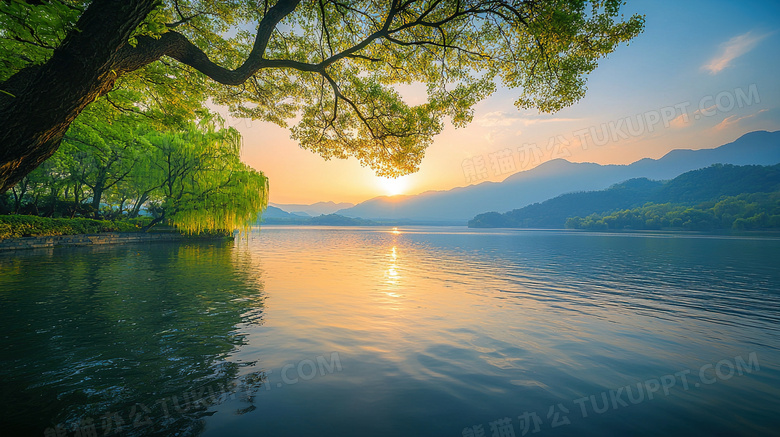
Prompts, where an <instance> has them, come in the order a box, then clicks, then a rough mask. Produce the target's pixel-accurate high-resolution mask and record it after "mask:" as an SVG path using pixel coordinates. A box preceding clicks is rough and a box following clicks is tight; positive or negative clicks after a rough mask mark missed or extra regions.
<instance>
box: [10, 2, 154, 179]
mask: <svg viewBox="0 0 780 437" xmlns="http://www.w3.org/2000/svg"><path fill="white" fill-rule="evenodd" d="M155 3H156V2H155V0H95V1H93V2H92V4H90V5H89V7H88V8H87V10H86V11H85V12H84V14H82V16H81V18H79V20H78V23H77V25H76V27H77V28H78V29H79V31H73V32H70V33H69V34H68V36H67V37H66V38H65V40H64V41H63V42H62V44H61V45H60V47H58V48H57V49H56V50H55V51H54V54H53V55H52V57H51V58H50V59H49V60H48V61H47V62H46V63H45V64H42V65H36V66H31V67H27V68H25V69H23V70H21V71H19V72H18V73H16V74H14V75H13V76H11V77H10V78H9V79H8V80H7V81H5V82H3V83H0V89H2V90H3V91H5V92H6V93H9V94H10V95H9V94H6V93H0V144H3V149H2V150H0V193H2V192H5V191H6V190H8V189H9V188H10V187H12V186H13V185H14V184H16V183H17V182H18V181H19V180H21V179H22V178H23V177H24V176H25V175H26V174H27V173H29V172H30V171H32V170H33V169H35V168H36V167H37V166H38V165H40V164H41V163H42V162H43V161H45V160H46V159H47V158H49V157H50V156H51V155H52V154H54V152H56V151H57V148H58V147H59V145H60V141H61V140H62V137H63V136H64V135H65V131H67V129H68V126H70V123H71V122H72V121H73V120H74V119H75V118H76V116H77V115H79V113H81V111H82V110H83V109H84V108H85V107H86V106H87V105H89V104H90V103H92V102H93V101H94V100H95V99H96V98H98V97H99V96H101V95H103V94H105V93H107V92H108V91H110V90H111V89H112V88H113V86H114V82H115V81H116V79H117V77H118V76H119V74H122V73H123V72H124V71H121V70H117V69H116V67H117V65H119V64H118V61H119V59H118V56H117V53H118V52H119V50H120V49H121V48H122V47H123V46H125V45H126V44H127V41H128V38H129V37H130V35H131V33H132V31H133V30H134V29H135V28H136V27H138V25H139V24H140V23H141V22H142V21H143V20H144V18H145V17H146V16H147V15H148V14H149V12H151V10H152V9H153V8H154V6H155Z"/></svg>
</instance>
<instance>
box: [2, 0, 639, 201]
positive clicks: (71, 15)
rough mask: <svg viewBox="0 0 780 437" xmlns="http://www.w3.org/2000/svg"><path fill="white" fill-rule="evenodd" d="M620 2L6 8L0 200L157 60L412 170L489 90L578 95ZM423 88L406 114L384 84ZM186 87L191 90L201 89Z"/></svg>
mask: <svg viewBox="0 0 780 437" xmlns="http://www.w3.org/2000/svg"><path fill="white" fill-rule="evenodd" d="M621 5H622V0H604V1H586V0H549V1H544V0H524V1H520V0H383V1H380V0H364V1H358V0H276V1H274V0H265V1H257V0H232V1H224V0H163V1H160V0H92V1H87V0H50V1H46V0H42V1H28V2H23V1H21V0H3V1H2V2H0V7H2V11H0V12H2V13H0V17H2V18H0V19H2V20H3V22H2V23H0V24H1V25H0V41H1V42H0V54H1V55H2V59H3V62H2V66H1V67H0V68H2V71H0V81H2V82H0V144H3V150H2V151H0V191H5V190H7V189H8V188H9V187H11V186H13V185H14V184H15V183H16V182H17V181H18V180H19V179H20V178H21V177H23V176H24V175H25V174H26V173H28V172H29V171H31V170H32V169H33V168H35V167H36V166H37V165H39V164H40V163H41V162H43V161H44V160H45V159H46V158H47V157H49V156H51V154H52V153H54V151H55V150H56V149H57V147H58V145H59V143H60V141H61V139H62V137H63V135H64V134H65V132H66V130H67V129H68V126H69V125H70V124H71V122H73V120H74V119H75V118H76V117H77V116H78V115H79V113H80V112H81V111H83V110H84V108H85V107H86V106H87V105H89V104H91V103H92V102H93V101H94V100H95V99H97V98H99V97H101V96H103V95H105V94H107V93H109V92H110V91H111V90H112V89H113V88H114V87H115V86H117V84H118V83H121V81H122V78H123V77H125V76H127V75H132V74H134V73H136V72H138V71H146V69H148V68H154V66H155V65H157V64H159V63H163V64H164V65H166V66H170V67H171V68H175V69H177V70H179V71H184V72H186V73H187V74H186V76H187V77H188V79H185V81H192V82H196V81H201V80H202V79H203V78H204V77H207V78H209V79H210V81H208V84H209V88H208V90H207V91H208V93H209V94H210V95H211V96H212V98H213V99H214V101H216V102H218V103H222V104H227V105H228V106H229V107H230V109H231V110H232V111H233V113H234V114H236V115H241V116H248V117H252V118H255V119H261V120H267V121H272V122H275V123H277V124H279V125H282V126H288V123H289V122H290V121H291V120H294V121H295V125H294V126H292V127H291V129H292V135H293V137H294V138H295V139H297V140H298V141H299V143H300V145H301V146H302V147H304V148H307V149H310V150H312V151H315V152H316V153H319V154H320V155H322V156H323V157H325V158H326V159H327V158H332V157H336V158H345V157H349V156H353V157H356V158H357V159H358V160H359V161H360V162H361V163H362V164H364V165H367V166H370V167H372V168H373V169H375V170H376V172H377V173H378V174H380V175H388V176H392V175H400V174H405V173H408V172H412V171H415V170H416V169H417V167H418V165H419V163H420V161H421V159H422V157H423V153H424V151H425V149H426V147H427V146H428V145H429V144H430V143H431V139H432V137H433V136H434V135H436V134H437V133H439V132H440V131H441V129H442V120H443V118H444V117H449V118H450V119H451V120H452V122H453V123H454V124H455V125H457V126H461V125H463V124H465V123H467V122H469V121H470V119H471V117H472V108H473V106H474V104H475V103H476V102H478V101H479V100H481V99H484V98H485V97H486V96H488V95H489V94H490V93H492V92H493V91H494V90H495V88H496V84H498V83H500V84H503V85H504V86H506V87H509V88H516V89H517V90H518V91H517V92H518V99H517V101H516V104H517V106H518V107H521V108H537V109H539V110H541V111H548V112H549V111H555V110H558V109H560V108H562V107H565V106H567V105H571V104H572V103H573V102H575V101H577V100H578V99H580V98H581V97H582V96H583V95H584V92H585V76H586V75H587V74H588V73H590V72H591V71H592V70H593V69H594V68H596V66H597V62H598V60H599V59H600V58H602V57H604V56H605V55H607V54H608V53H610V52H612V51H613V50H614V49H615V48H616V47H617V45H618V44H620V43H622V42H626V41H628V40H630V39H631V38H633V37H634V36H636V35H637V34H638V33H639V32H641V30H642V28H643V24H644V20H643V18H642V17H641V16H636V15H635V16H632V17H628V18H624V17H623V16H622V15H621V13H620V8H621ZM407 83H423V84H425V85H426V86H427V97H428V98H427V101H426V102H425V103H423V104H420V105H415V106H412V105H409V104H407V103H406V102H405V101H404V99H403V98H402V97H401V95H400V94H399V93H398V92H397V91H396V89H395V86H396V85H398V84H407ZM199 89H200V88H198V87H193V90H199Z"/></svg>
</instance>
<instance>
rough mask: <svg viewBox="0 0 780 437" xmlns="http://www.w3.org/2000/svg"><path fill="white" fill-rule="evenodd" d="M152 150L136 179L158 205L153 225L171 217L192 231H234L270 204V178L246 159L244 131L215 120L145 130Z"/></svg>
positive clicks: (252, 219)
mask: <svg viewBox="0 0 780 437" xmlns="http://www.w3.org/2000/svg"><path fill="white" fill-rule="evenodd" d="M143 141H145V142H147V143H148V144H149V149H150V153H148V154H146V156H145V159H144V160H143V161H142V162H141V163H139V166H138V168H137V173H138V174H140V175H141V176H140V177H139V178H138V179H136V181H135V183H136V184H137V185H139V186H142V187H148V188H149V191H148V193H150V198H151V200H152V201H156V202H157V204H158V208H157V210H158V211H159V212H158V215H157V217H156V218H155V219H154V220H153V221H152V223H151V224H150V225H149V227H151V226H154V225H155V224H157V223H159V222H161V221H162V220H165V219H168V220H170V221H171V222H172V223H173V224H174V225H175V226H176V227H177V228H179V229H180V230H182V231H185V232H189V233H200V232H202V231H207V230H223V231H232V230H234V229H236V228H244V227H246V226H247V225H248V224H249V223H250V222H252V221H254V220H256V219H257V216H258V214H259V213H261V212H262V211H263V210H264V209H265V207H266V205H267V203H268V179H267V178H266V177H265V175H263V173H261V172H258V171H256V170H254V169H252V168H251V167H249V166H247V165H246V164H244V163H243V162H241V159H240V148H241V136H240V134H239V133H238V131H236V130H235V129H232V128H225V129H216V128H215V126H214V125H213V124H211V123H201V125H200V126H196V125H194V124H193V125H190V126H188V128H187V129H185V130H182V131H163V132H156V131H152V132H149V133H147V134H146V135H144V137H143Z"/></svg>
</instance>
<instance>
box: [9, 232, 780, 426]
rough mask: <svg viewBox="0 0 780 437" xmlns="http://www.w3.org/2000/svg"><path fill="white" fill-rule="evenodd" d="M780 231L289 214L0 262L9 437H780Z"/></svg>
mask: <svg viewBox="0 0 780 437" xmlns="http://www.w3.org/2000/svg"><path fill="white" fill-rule="evenodd" d="M779 255H780V239H773V238H767V239H761V238H750V237H727V236H704V235H692V234H688V235H681V234H642V233H632V234H607V233H580V232H565V231H515V230H470V229H466V228H458V227H451V228H449V227H430V228H428V227H399V228H327V227H323V228H314V227H271V226H267V227H264V228H263V229H261V230H260V229H254V230H253V231H252V232H251V233H249V234H247V235H244V236H243V237H240V238H237V239H236V240H235V241H232V242H231V241H227V242H186V243H156V244H147V245H126V246H114V247H85V248H60V249H51V250H35V251H26V252H20V253H3V254H1V255H0V305H2V307H1V308H2V309H1V310H0V315H1V316H2V318H1V319H0V327H2V336H1V338H0V351H1V352H0V353H1V354H2V355H1V356H0V358H1V360H2V362H1V363H0V364H1V366H0V393H2V396H0V415H1V416H0V417H2V426H0V429H2V432H3V434H4V435H51V436H63V435H68V436H71V435H80V436H81V435H83V436H88V435H114V434H121V435H202V436H226V435H242V436H247V435H258V436H308V435H317V436H453V437H455V436H465V437H471V436H475V437H478V436H488V437H490V436H496V437H514V436H522V435H531V434H533V435H540V436H548V435H550V436H557V435H580V436H597V435H648V436H650V435H673V436H676V435H680V436H682V435H686V436H688V435H702V436H703V435H746V436H747V435H750V436H755V435H778V434H777V433H778V430H780V414H778V413H780V261H778V256H779Z"/></svg>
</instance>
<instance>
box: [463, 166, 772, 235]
mask: <svg viewBox="0 0 780 437" xmlns="http://www.w3.org/2000/svg"><path fill="white" fill-rule="evenodd" d="M778 191H780V164H777V165H773V166H757V165H750V166H734V165H729V164H726V165H723V164H715V165H712V166H710V167H706V168H703V169H700V170H693V171H689V172H686V173H683V174H681V175H680V176H677V177H676V178H674V179H672V180H671V181H668V182H660V181H651V180H648V179H645V178H641V179H631V180H628V181H626V182H623V183H620V184H616V185H613V186H612V187H610V188H608V189H606V190H600V191H588V192H579V193H568V194H563V195H561V196H558V197H554V198H552V199H549V200H546V201H544V202H541V203H535V204H532V205H528V206H525V207H523V208H520V209H516V210H513V211H509V212H507V213H504V214H499V213H497V212H489V213H483V214H479V215H477V216H476V217H475V218H474V219H472V220H471V221H469V227H475V228H554V229H561V228H563V227H564V225H565V224H566V221H567V219H569V218H572V217H587V216H589V215H591V214H609V213H612V212H614V211H619V210H627V209H631V208H636V207H640V206H643V205H645V204H647V203H654V204H674V205H680V206H695V205H699V204H701V203H704V202H713V203H714V202H717V201H718V200H720V199H723V198H726V197H734V196H739V195H744V194H753V193H773V192H778ZM744 208H746V209H749V206H745V207H744ZM732 213H733V212H732Z"/></svg>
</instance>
